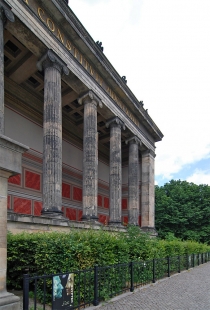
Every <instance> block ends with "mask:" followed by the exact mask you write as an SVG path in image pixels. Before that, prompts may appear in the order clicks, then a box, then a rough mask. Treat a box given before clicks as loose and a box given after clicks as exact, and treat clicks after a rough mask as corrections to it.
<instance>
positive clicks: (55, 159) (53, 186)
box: [37, 50, 69, 216]
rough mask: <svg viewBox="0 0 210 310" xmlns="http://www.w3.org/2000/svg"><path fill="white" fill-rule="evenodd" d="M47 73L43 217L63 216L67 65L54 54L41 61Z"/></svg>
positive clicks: (45, 87) (45, 88)
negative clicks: (63, 93)
mask: <svg viewBox="0 0 210 310" xmlns="http://www.w3.org/2000/svg"><path fill="white" fill-rule="evenodd" d="M37 67H38V69H39V70H40V71H42V70H44V112H43V114H44V115H43V209H42V215H45V216H56V215H62V214H63V212H62V211H61V207H62V206H61V204H62V104H61V74H62V73H64V74H66V75H68V73H69V70H68V68H67V66H66V64H65V63H64V62H63V61H62V60H61V59H60V58H59V57H58V56H57V55H56V54H55V53H54V52H53V51H52V50H48V51H47V53H46V54H45V55H44V56H43V57H42V58H41V59H40V60H39V62H38V63H37Z"/></svg>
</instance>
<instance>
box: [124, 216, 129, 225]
mask: <svg viewBox="0 0 210 310" xmlns="http://www.w3.org/2000/svg"><path fill="white" fill-rule="evenodd" d="M123 223H124V224H126V225H127V224H128V216H123Z"/></svg>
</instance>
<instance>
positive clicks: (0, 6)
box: [0, 0, 15, 23]
mask: <svg viewBox="0 0 210 310" xmlns="http://www.w3.org/2000/svg"><path fill="white" fill-rule="evenodd" d="M0 18H1V19H3V20H4V22H6V21H7V20H9V21H10V22H12V23H14V21H15V16H14V14H13V13H12V11H11V9H10V7H9V6H8V5H7V4H6V3H5V2H4V1H3V0H0Z"/></svg>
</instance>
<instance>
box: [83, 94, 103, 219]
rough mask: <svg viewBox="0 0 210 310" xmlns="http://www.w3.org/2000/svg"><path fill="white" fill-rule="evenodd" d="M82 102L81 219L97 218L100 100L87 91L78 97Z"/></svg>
mask: <svg viewBox="0 0 210 310" xmlns="http://www.w3.org/2000/svg"><path fill="white" fill-rule="evenodd" d="M78 102H79V104H84V125H83V192H82V194H83V215H82V220H83V221H97V220H98V213H97V209H98V133H97V106H98V104H99V106H100V107H102V102H101V100H100V99H99V98H98V97H97V96H96V95H95V94H94V93H93V92H92V91H88V92H87V93H86V94H85V95H83V96H82V97H80V98H79V100H78Z"/></svg>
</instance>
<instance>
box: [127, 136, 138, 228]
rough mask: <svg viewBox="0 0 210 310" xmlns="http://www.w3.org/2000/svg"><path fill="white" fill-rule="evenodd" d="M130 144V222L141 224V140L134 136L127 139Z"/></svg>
mask: <svg viewBox="0 0 210 310" xmlns="http://www.w3.org/2000/svg"><path fill="white" fill-rule="evenodd" d="M126 143H127V144H129V159H128V223H129V224H131V225H136V226H138V225H139V223H138V222H139V221H138V219H139V145H140V144H141V141H140V140H139V139H138V138H137V137H136V136H134V137H132V138H130V139H128V140H127V141H126Z"/></svg>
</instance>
